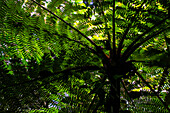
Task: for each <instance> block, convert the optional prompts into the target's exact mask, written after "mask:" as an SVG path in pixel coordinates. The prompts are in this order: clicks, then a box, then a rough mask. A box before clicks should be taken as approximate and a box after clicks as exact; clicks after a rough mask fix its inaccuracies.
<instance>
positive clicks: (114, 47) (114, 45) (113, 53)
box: [110, 0, 116, 60]
mask: <svg viewBox="0 0 170 113" xmlns="http://www.w3.org/2000/svg"><path fill="white" fill-rule="evenodd" d="M112 19H113V20H112V27H113V28H112V30H113V43H112V47H113V49H112V51H111V52H110V54H111V55H110V58H111V60H112V59H114V58H112V57H115V56H116V37H115V0H113V17H112Z"/></svg>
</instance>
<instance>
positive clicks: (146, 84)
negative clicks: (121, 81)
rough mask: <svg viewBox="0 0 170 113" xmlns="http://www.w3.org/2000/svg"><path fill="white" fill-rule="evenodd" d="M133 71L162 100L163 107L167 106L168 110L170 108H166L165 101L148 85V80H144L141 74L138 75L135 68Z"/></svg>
mask: <svg viewBox="0 0 170 113" xmlns="http://www.w3.org/2000/svg"><path fill="white" fill-rule="evenodd" d="M135 73H136V74H137V75H138V76H139V77H140V78H141V79H142V81H143V82H144V83H145V84H146V85H147V86H148V87H149V88H150V90H151V91H152V92H153V93H154V94H155V95H156V96H157V97H158V99H159V100H160V101H161V102H162V104H163V105H164V107H165V108H167V110H168V111H170V109H169V108H168V106H167V105H166V103H165V102H164V101H163V100H162V98H161V97H160V96H159V95H158V94H157V93H156V92H155V90H153V89H152V87H151V86H150V85H149V83H148V82H146V81H145V79H144V78H143V77H142V75H140V74H139V73H138V72H137V71H136V69H135Z"/></svg>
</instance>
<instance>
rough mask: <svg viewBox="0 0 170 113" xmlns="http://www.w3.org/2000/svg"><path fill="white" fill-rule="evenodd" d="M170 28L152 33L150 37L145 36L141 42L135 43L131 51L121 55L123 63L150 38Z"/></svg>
mask: <svg viewBox="0 0 170 113" xmlns="http://www.w3.org/2000/svg"><path fill="white" fill-rule="evenodd" d="M169 28H170V27H168V28H165V29H162V30H160V31H156V32H154V33H153V34H152V35H150V36H147V37H146V38H145V39H144V40H143V41H141V42H140V43H137V44H136V45H134V46H133V47H131V49H130V50H129V51H127V52H126V53H124V54H123V56H122V58H123V60H124V61H126V60H127V59H128V57H129V56H130V55H131V54H132V53H133V52H134V51H135V50H136V49H137V48H138V47H139V46H141V45H142V44H143V43H145V42H146V41H148V40H150V39H151V38H153V37H155V36H157V35H159V34H160V33H162V32H163V31H165V30H167V29H169Z"/></svg>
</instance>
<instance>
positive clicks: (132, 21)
mask: <svg viewBox="0 0 170 113" xmlns="http://www.w3.org/2000/svg"><path fill="white" fill-rule="evenodd" d="M144 3H145V1H144V2H143V3H142V4H141V5H140V7H139V9H138V10H137V11H136V13H135V15H134V16H133V18H132V19H131V22H130V23H129V24H128V27H127V29H126V30H125V32H124V34H123V37H122V39H121V40H120V43H119V47H118V52H117V55H118V56H119V57H120V54H121V50H122V48H123V42H124V40H125V39H126V35H127V33H128V31H129V29H130V27H131V26H132V24H133V23H134V20H135V18H136V16H137V15H138V14H139V11H140V9H141V7H142V6H143V4H144Z"/></svg>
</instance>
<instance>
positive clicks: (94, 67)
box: [1, 66, 102, 89]
mask: <svg viewBox="0 0 170 113" xmlns="http://www.w3.org/2000/svg"><path fill="white" fill-rule="evenodd" d="M101 69H102V67H98V66H78V67H73V68H68V69H65V70H62V71H58V72H54V73H51V75H49V76H43V77H40V78H35V79H33V80H28V81H24V82H21V83H16V84H12V85H9V86H5V87H1V89H6V88H9V87H15V86H19V85H22V84H28V83H32V82H35V81H38V80H44V79H46V78H49V77H52V76H55V75H57V74H60V73H68V72H70V71H73V70H75V71H77V72H82V71H87V70H101ZM57 79H58V78H57ZM55 80H56V79H55ZM53 81H54V79H53ZM49 82H50V81H49Z"/></svg>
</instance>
